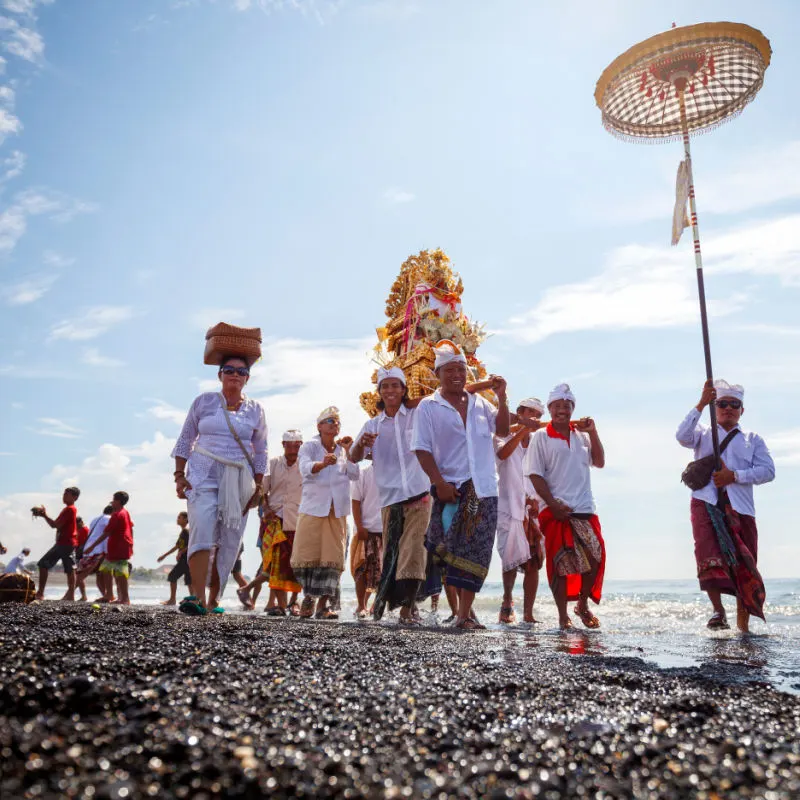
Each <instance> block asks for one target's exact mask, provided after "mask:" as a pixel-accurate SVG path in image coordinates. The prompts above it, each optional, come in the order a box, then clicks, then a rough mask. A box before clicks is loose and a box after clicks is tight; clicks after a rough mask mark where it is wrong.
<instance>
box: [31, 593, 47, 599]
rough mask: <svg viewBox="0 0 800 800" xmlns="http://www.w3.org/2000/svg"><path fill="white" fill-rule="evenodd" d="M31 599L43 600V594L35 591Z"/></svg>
mask: <svg viewBox="0 0 800 800" xmlns="http://www.w3.org/2000/svg"><path fill="white" fill-rule="evenodd" d="M33 599H34V600H44V595H43V594H39V593H38V592H37V593H36V595H35V596H34V598H33Z"/></svg>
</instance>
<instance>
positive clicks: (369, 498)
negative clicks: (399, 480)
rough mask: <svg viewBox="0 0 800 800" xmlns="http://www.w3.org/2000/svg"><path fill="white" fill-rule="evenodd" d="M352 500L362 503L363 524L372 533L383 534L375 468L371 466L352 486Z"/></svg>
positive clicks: (363, 471) (363, 470) (364, 470)
mask: <svg viewBox="0 0 800 800" xmlns="http://www.w3.org/2000/svg"><path fill="white" fill-rule="evenodd" d="M350 499H351V500H358V502H359V503H361V523H362V524H363V526H364V527H365V528H366V529H367V530H368V531H369V532H370V533H382V532H383V520H382V519H381V502H380V496H379V495H378V487H377V485H376V484H375V468H374V466H373V465H372V464H369V465H368V466H367V467H366V468H365V469H362V470H361V474H360V475H359V476H358V479H357V480H354V481H353V482H352V483H351V484H350Z"/></svg>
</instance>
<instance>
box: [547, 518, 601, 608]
mask: <svg viewBox="0 0 800 800" xmlns="http://www.w3.org/2000/svg"><path fill="white" fill-rule="evenodd" d="M539 525H540V526H541V529H542V533H543V534H544V546H545V559H546V563H547V582H548V583H549V584H550V588H551V589H552V588H553V586H554V584H555V581H556V580H557V579H558V578H566V581H567V601H570V600H578V599H579V598H580V594H581V575H583V574H584V573H586V572H590V571H591V563H590V557H591V560H592V561H595V562H598V563H599V564H600V568H599V569H598V570H597V576H596V577H595V580H594V584H593V586H592V589H591V591H590V593H589V597H591V599H592V600H593V601H594V602H595V603H599V602H600V599H601V597H602V596H603V577H604V575H605V571H606V545H605V542H604V541H603V532H602V529H601V528H600V520H599V519H598V518H597V514H592V515H591V516H589V518H588V519H578V518H576V517H572V518H570V519H569V520H564V521H562V520H557V519H556V518H555V517H554V516H553V512H552V511H551V510H550V509H549V508H547V507H545V509H544V511H542V512H541V514H539Z"/></svg>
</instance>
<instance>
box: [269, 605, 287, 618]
mask: <svg viewBox="0 0 800 800" xmlns="http://www.w3.org/2000/svg"><path fill="white" fill-rule="evenodd" d="M264 613H265V614H266V615H267V616H268V617H285V616H286V612H285V611H284V610H283V609H282V608H278V607H277V606H276V607H275V608H265V609H264Z"/></svg>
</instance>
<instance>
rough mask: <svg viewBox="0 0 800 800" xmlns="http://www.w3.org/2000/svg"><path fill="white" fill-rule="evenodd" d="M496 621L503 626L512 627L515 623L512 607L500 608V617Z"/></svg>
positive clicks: (515, 617)
mask: <svg viewBox="0 0 800 800" xmlns="http://www.w3.org/2000/svg"><path fill="white" fill-rule="evenodd" d="M497 621H498V622H502V623H503V624H505V625H513V624H514V623H515V622H516V621H517V615H516V613H515V612H514V606H513V605H510V606H500V615H499V616H498V617H497Z"/></svg>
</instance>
